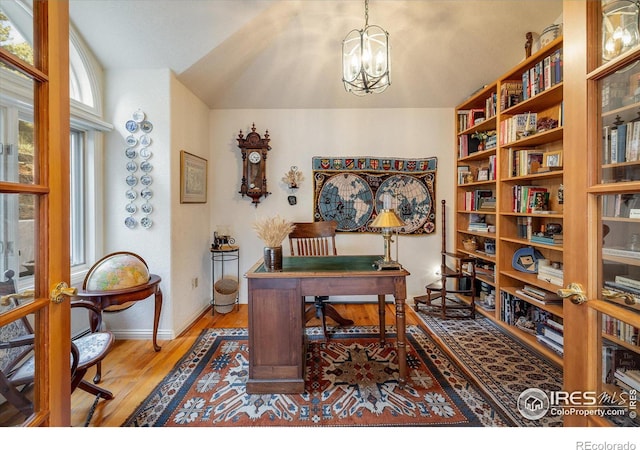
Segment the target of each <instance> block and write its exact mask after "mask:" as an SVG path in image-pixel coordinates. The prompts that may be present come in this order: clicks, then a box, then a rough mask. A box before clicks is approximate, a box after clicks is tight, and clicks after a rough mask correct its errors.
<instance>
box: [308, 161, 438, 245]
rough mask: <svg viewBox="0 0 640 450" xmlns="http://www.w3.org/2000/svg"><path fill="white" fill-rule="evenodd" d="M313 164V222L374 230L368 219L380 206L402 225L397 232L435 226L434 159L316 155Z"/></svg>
mask: <svg viewBox="0 0 640 450" xmlns="http://www.w3.org/2000/svg"><path fill="white" fill-rule="evenodd" d="M312 164H313V200H314V201H313V204H314V211H313V217H314V221H316V222H321V221H328V220H335V221H336V222H338V228H337V231H345V232H360V233H367V232H370V233H379V232H380V230H379V229H378V228H371V223H372V222H373V220H374V219H375V218H376V216H377V215H378V211H381V210H382V209H383V207H384V206H385V202H386V204H387V207H389V206H390V207H391V208H392V209H395V210H396V212H397V213H398V216H399V217H400V218H401V219H402V221H403V222H404V223H405V225H404V226H403V227H402V228H400V229H399V230H398V231H399V232H400V233H401V234H430V233H433V232H434V231H435V228H436V227H435V209H434V199H435V185H436V166H437V158H435V157H432V158H421V159H401V158H376V157H362V156H360V157H353V158H350V157H319V156H316V157H314V158H313V159H312Z"/></svg>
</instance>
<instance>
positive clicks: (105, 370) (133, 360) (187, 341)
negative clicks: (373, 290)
mask: <svg viewBox="0 0 640 450" xmlns="http://www.w3.org/2000/svg"><path fill="white" fill-rule="evenodd" d="M335 307H336V309H337V310H338V312H339V313H340V314H342V315H343V316H344V317H349V318H350V319H352V320H353V321H354V322H355V323H356V324H357V325H377V324H378V306H377V304H368V303H367V304H349V305H345V304H335ZM247 308H248V307H247V305H240V307H239V311H235V310H234V311H232V312H230V313H228V314H218V313H216V314H214V315H212V314H211V312H210V311H209V312H208V313H206V314H204V315H203V316H202V317H200V318H199V319H198V320H197V321H196V322H195V323H194V324H193V325H192V326H191V327H190V328H189V329H188V330H187V331H185V332H184V333H182V335H180V336H179V337H177V338H176V339H174V340H172V341H164V342H160V345H161V346H162V350H160V351H159V352H155V351H153V347H152V344H151V342H150V341H147V340H144V341H142V340H119V341H116V344H115V346H114V348H113V349H112V350H111V352H110V353H109V355H108V356H107V358H106V359H105V361H104V363H103V365H102V381H101V383H100V386H102V387H104V388H105V389H108V390H110V391H111V392H113V394H114V396H115V398H114V399H113V400H109V401H104V400H100V401H99V402H98V405H97V407H96V410H95V413H94V415H93V418H92V419H91V423H90V426H92V427H118V426H120V425H121V424H122V423H123V422H124V421H125V420H126V419H127V418H128V417H129V415H130V414H131V413H132V412H133V411H134V409H135V408H136V407H137V406H138V405H139V404H140V403H141V402H142V401H143V400H144V399H145V398H146V397H147V395H149V393H150V392H151V390H153V388H154V387H155V386H156V385H157V384H158V383H159V382H160V381H162V379H163V378H164V377H165V376H166V375H167V373H168V372H169V371H170V370H171V368H172V367H173V366H174V365H175V364H176V363H177V362H178V360H179V359H180V358H181V357H182V356H183V355H184V354H185V353H186V352H187V350H188V349H189V348H190V347H191V346H192V345H193V343H194V342H195V340H196V338H197V337H198V336H199V335H200V332H201V331H202V330H204V329H206V328H236V327H246V326H247ZM405 310H406V321H407V325H414V324H418V323H420V319H419V318H418V317H417V316H416V314H415V313H414V312H413V309H412V308H411V306H409V305H407V306H406V308H405ZM385 317H386V324H387V325H393V324H395V308H394V306H393V304H389V303H388V304H387V307H386V316H385ZM308 325H309V326H312V325H319V321H317V320H314V321H310V322H309V323H308ZM327 325H328V326H332V325H333V322H332V321H331V320H329V321H328V323H327ZM93 375H94V373H93V372H90V374H89V375H87V376H88V377H89V376H93ZM93 401H94V397H92V396H91V395H89V394H87V393H86V392H84V391H81V390H79V389H78V390H76V391H75V392H74V393H73V395H72V397H71V407H72V411H71V423H72V426H76V427H82V426H84V423H85V420H86V417H87V414H88V412H89V411H90V409H91V406H92V405H93Z"/></svg>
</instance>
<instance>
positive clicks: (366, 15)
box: [364, 0, 369, 28]
mask: <svg viewBox="0 0 640 450" xmlns="http://www.w3.org/2000/svg"><path fill="white" fill-rule="evenodd" d="M368 26H369V0H364V27H365V28H367V27H368Z"/></svg>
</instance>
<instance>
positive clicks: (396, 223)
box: [370, 209, 405, 228]
mask: <svg viewBox="0 0 640 450" xmlns="http://www.w3.org/2000/svg"><path fill="white" fill-rule="evenodd" d="M404 225H405V223H404V222H403V221H402V219H400V217H398V215H397V214H396V212H395V211H394V210H393V209H384V210H382V212H381V213H380V214H378V216H377V217H376V218H375V219H374V220H373V222H371V225H370V226H371V227H372V228H398V227H402V226H404Z"/></svg>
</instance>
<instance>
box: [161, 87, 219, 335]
mask: <svg viewBox="0 0 640 450" xmlns="http://www.w3.org/2000/svg"><path fill="white" fill-rule="evenodd" d="M170 114H171V179H170V180H171V192H170V197H171V202H167V204H168V205H170V209H171V243H170V247H171V268H172V270H171V288H172V292H171V300H172V301H171V304H172V308H173V324H174V331H175V332H176V334H179V333H180V332H181V331H183V330H184V329H185V328H186V327H187V326H188V325H190V324H191V322H193V321H194V320H195V319H196V318H197V317H198V316H199V315H200V314H201V313H202V312H203V311H204V310H205V309H206V308H207V307H208V306H209V302H210V300H211V262H210V260H209V247H210V246H211V236H212V232H211V224H210V222H209V220H210V217H211V214H210V210H211V205H212V202H211V200H210V199H208V201H207V203H187V204H181V203H180V151H181V150H184V151H186V152H188V153H191V154H193V155H197V156H200V157H201V158H204V159H207V160H209V161H210V163H209V164H211V162H212V161H215V160H213V159H212V158H210V156H209V147H210V146H209V108H208V107H207V106H206V105H205V104H204V103H202V101H200V100H199V99H198V98H197V97H196V96H195V95H193V93H191V91H189V90H188V89H187V88H186V87H184V85H183V84H182V83H180V82H179V81H178V80H177V79H176V78H175V77H174V76H172V77H171V111H170ZM196 279H197V281H195V280H196ZM196 283H197V286H195V284H196Z"/></svg>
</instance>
